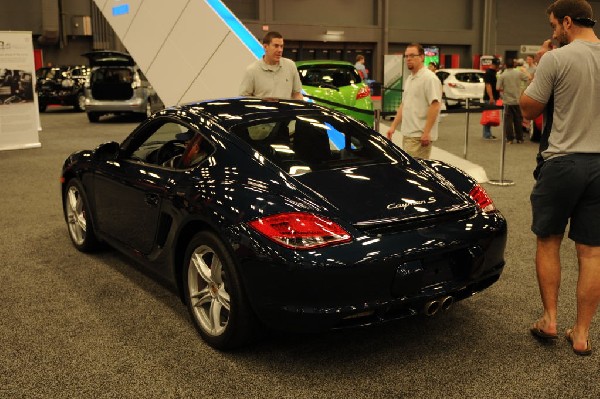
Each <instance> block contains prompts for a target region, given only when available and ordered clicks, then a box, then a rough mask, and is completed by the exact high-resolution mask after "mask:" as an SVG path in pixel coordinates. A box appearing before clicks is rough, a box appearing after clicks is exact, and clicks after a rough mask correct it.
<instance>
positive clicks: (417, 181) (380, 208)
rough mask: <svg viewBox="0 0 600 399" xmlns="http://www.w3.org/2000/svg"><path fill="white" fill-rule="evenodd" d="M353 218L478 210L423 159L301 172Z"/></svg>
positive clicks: (406, 218) (391, 219)
mask: <svg viewBox="0 0 600 399" xmlns="http://www.w3.org/2000/svg"><path fill="white" fill-rule="evenodd" d="M296 179H297V180H298V181H299V182H301V183H302V184H303V185H304V186H306V187H308V188H309V189H310V190H312V191H314V192H316V193H318V194H319V195H320V196H321V197H324V198H325V199H326V200H327V201H328V202H329V203H330V204H331V205H332V206H334V207H335V208H337V212H338V214H339V215H340V217H341V218H342V219H344V220H346V221H348V222H350V223H352V224H355V225H360V226H364V227H376V226H379V225H384V224H393V223H399V222H401V223H407V222H410V221H422V220H429V219H431V218H436V217H438V216H439V217H441V216H443V217H447V216H448V215H451V214H452V213H454V212H456V213H461V214H462V212H463V211H469V212H470V211H473V210H474V208H473V205H474V204H473V203H472V202H470V201H468V200H467V199H466V198H465V197H464V196H462V195H460V194H459V193H458V192H457V191H456V190H455V189H454V188H453V187H451V186H449V185H448V184H447V183H444V182H443V181H442V180H440V179H439V178H437V177H435V175H434V174H433V173H432V172H430V171H427V170H426V169H424V168H423V167H422V166H421V165H419V164H416V163H411V164H409V165H400V164H396V165H392V164H378V165H367V166H358V167H349V168H344V169H336V170H328V171H317V172H312V173H307V174H304V175H301V176H297V177H296Z"/></svg>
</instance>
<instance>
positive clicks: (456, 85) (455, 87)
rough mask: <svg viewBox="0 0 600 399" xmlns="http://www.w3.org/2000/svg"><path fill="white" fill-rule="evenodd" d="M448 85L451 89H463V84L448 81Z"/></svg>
mask: <svg viewBox="0 0 600 399" xmlns="http://www.w3.org/2000/svg"><path fill="white" fill-rule="evenodd" d="M448 86H450V87H452V88H453V89H464V88H465V86H463V85H461V84H460V83H448Z"/></svg>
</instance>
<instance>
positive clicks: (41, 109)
mask: <svg viewBox="0 0 600 399" xmlns="http://www.w3.org/2000/svg"><path fill="white" fill-rule="evenodd" d="M46 108H48V105H46V104H41V103H40V104H38V109H39V110H40V112H44V111H46Z"/></svg>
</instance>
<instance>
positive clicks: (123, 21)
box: [101, 0, 143, 41]
mask: <svg viewBox="0 0 600 399" xmlns="http://www.w3.org/2000/svg"><path fill="white" fill-rule="evenodd" d="M142 1H143V0H116V1H113V0H108V1H106V3H105V4H104V7H103V8H101V10H102V14H104V17H105V18H106V19H107V20H108V23H110V26H111V27H112V28H113V30H114V31H115V33H116V34H117V36H119V39H121V41H123V38H124V37H125V34H126V33H127V29H129V26H130V25H131V22H132V21H133V18H135V15H136V13H137V11H138V8H139V7H140V4H141V3H142ZM120 6H128V7H129V12H128V13H126V14H121V15H116V16H115V15H113V9H114V8H115V7H120Z"/></svg>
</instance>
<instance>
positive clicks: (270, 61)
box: [240, 32, 304, 100]
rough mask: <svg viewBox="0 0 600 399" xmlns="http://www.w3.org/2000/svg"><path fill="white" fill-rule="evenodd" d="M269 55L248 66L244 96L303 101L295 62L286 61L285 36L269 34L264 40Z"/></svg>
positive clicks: (241, 88)
mask: <svg viewBox="0 0 600 399" xmlns="http://www.w3.org/2000/svg"><path fill="white" fill-rule="evenodd" d="M263 47H264V49H265V55H264V56H263V57H262V58H261V59H259V60H256V61H255V62H253V63H252V64H250V65H248V68H246V73H245V74H244V78H243V79H242V83H241V85H240V95H242V96H252V97H260V98H283V99H290V98H292V99H295V100H302V99H304V97H303V96H302V82H301V81H300V75H299V74H298V69H297V68H296V64H294V61H292V60H290V59H287V58H284V57H282V54H283V36H281V34H280V33H279V32H268V33H267V34H266V35H265V37H264V38H263Z"/></svg>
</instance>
